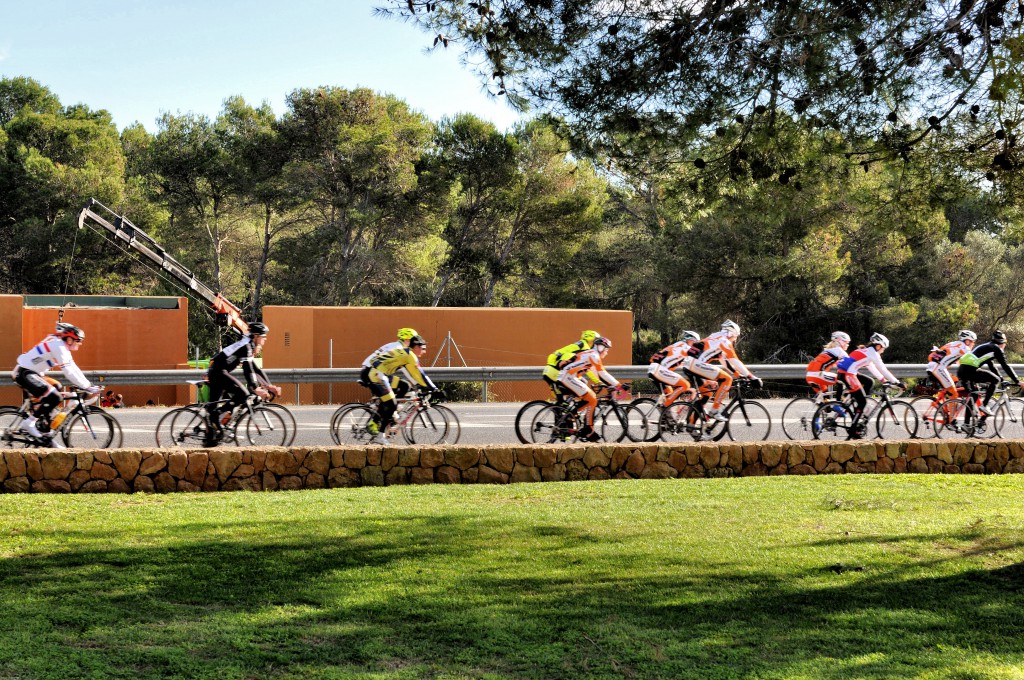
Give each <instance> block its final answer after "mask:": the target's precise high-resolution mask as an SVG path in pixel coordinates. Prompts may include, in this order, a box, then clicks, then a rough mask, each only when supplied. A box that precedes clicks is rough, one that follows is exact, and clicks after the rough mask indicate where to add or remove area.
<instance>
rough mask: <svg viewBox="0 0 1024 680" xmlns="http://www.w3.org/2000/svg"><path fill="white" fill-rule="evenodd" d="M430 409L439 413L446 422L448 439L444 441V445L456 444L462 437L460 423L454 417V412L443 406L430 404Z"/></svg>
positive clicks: (456, 417) (457, 418) (455, 416)
mask: <svg viewBox="0 0 1024 680" xmlns="http://www.w3.org/2000/svg"><path fill="white" fill-rule="evenodd" d="M430 408H432V409H434V410H435V411H440V412H441V413H442V414H443V415H444V418H445V420H447V421H448V438H447V439H445V442H444V443H445V444H458V443H459V437H461V436H462V423H460V422H459V417H458V416H457V415H455V411H453V410H451V409H450V408H448V407H447V406H445V405H444V404H431V405H430Z"/></svg>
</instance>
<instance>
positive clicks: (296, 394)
mask: <svg viewBox="0 0 1024 680" xmlns="http://www.w3.org/2000/svg"><path fill="white" fill-rule="evenodd" d="M295 405H296V406H298V405H299V383H295Z"/></svg>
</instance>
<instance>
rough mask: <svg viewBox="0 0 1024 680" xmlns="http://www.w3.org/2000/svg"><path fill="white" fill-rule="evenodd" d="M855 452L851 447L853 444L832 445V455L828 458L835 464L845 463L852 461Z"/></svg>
mask: <svg viewBox="0 0 1024 680" xmlns="http://www.w3.org/2000/svg"><path fill="white" fill-rule="evenodd" d="M856 453H857V450H856V449H855V448H854V447H853V444H842V443H840V444H833V445H832V454H831V456H830V458H831V459H832V461H833V462H836V463H845V462H846V461H848V460H853V457H854V455H856Z"/></svg>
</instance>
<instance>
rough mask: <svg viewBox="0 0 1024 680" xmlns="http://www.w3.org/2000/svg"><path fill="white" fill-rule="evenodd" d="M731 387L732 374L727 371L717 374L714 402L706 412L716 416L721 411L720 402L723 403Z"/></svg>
mask: <svg viewBox="0 0 1024 680" xmlns="http://www.w3.org/2000/svg"><path fill="white" fill-rule="evenodd" d="M731 387H732V374H730V373H729V372H728V371H721V370H720V371H719V372H718V389H717V390H716V391H715V400H714V402H712V404H711V410H710V411H708V413H710V414H711V415H718V414H719V413H720V412H721V411H722V402H723V401H725V397H726V396H728V394H729V389H730V388H731Z"/></svg>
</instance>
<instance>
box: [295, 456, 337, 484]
mask: <svg viewBox="0 0 1024 680" xmlns="http://www.w3.org/2000/svg"><path fill="white" fill-rule="evenodd" d="M302 465H303V466H304V467H305V468H306V469H307V470H309V471H310V472H315V473H316V474H318V475H320V476H323V475H326V474H327V473H328V472H330V471H331V454H330V452H328V451H327V449H312V450H310V451H309V453H307V454H306V457H305V458H304V459H303V461H302ZM320 488H322V487H320Z"/></svg>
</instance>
